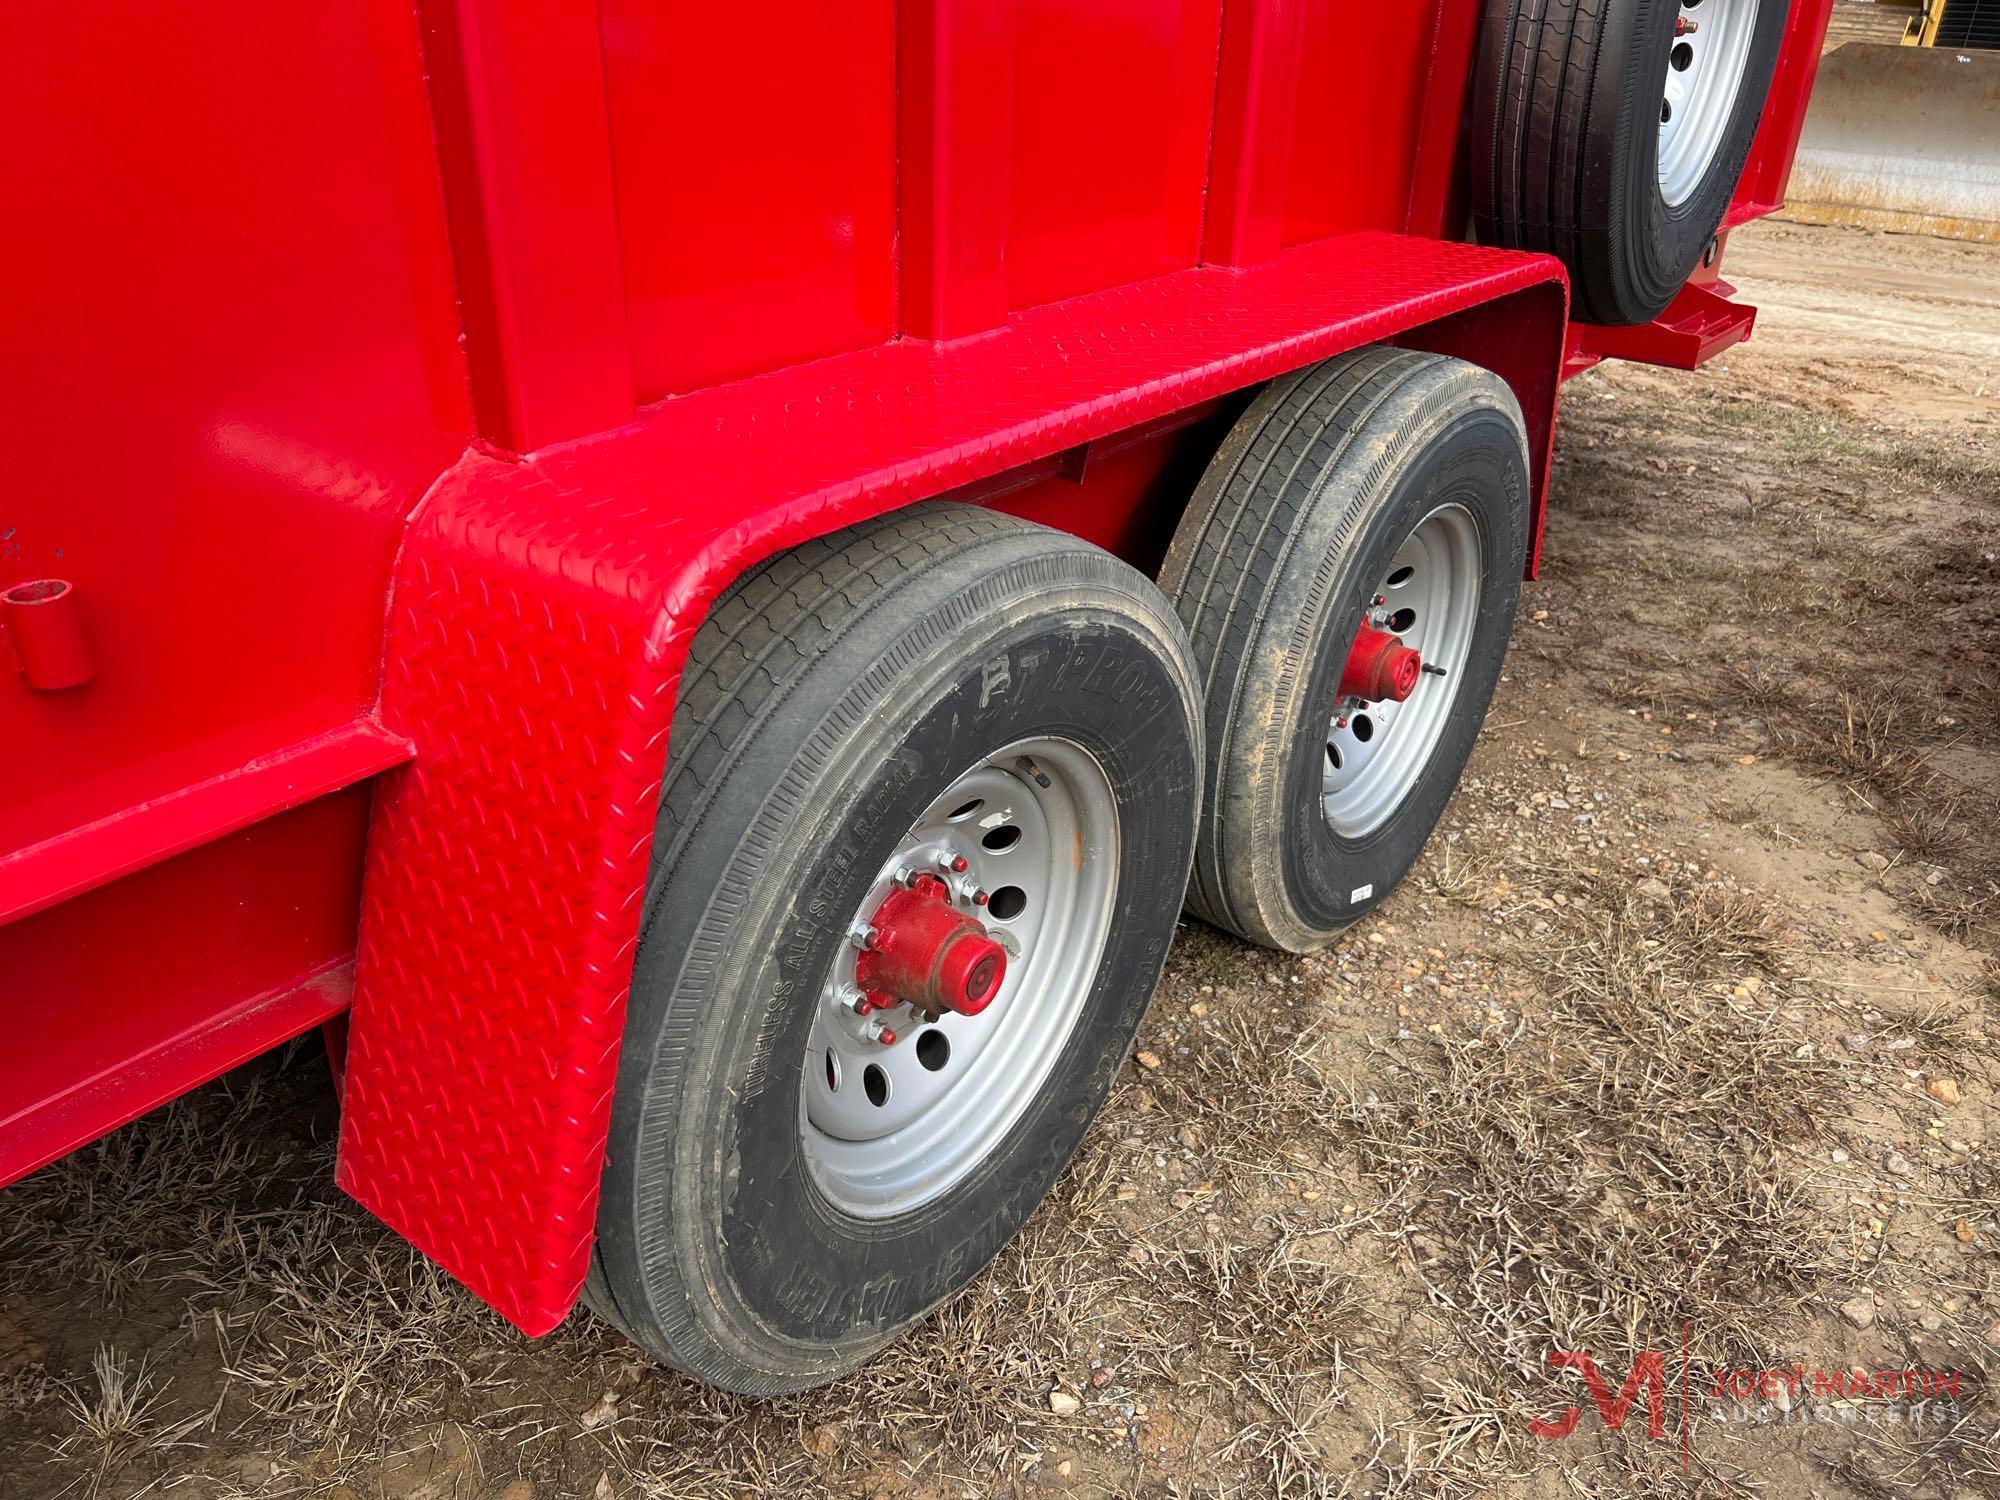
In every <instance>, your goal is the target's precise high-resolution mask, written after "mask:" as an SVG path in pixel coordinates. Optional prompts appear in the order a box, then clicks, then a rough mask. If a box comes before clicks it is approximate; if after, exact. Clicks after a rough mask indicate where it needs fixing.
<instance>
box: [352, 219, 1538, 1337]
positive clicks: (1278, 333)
mask: <svg viewBox="0 0 2000 1500" xmlns="http://www.w3.org/2000/svg"><path fill="white" fill-rule="evenodd" d="M1489 306H1491V307H1494V308H1497V309H1504V310H1505V312H1506V314H1507V316H1506V317H1504V318H1498V319H1496V320H1495V323H1496V326H1495V327H1493V328H1484V329H1483V328H1482V326H1481V315H1480V310H1481V309H1484V308H1487V307H1489ZM1566 315H1567V286H1566V283H1565V280H1564V276H1563V271H1562V267H1561V265H1560V264H1559V263H1558V262H1556V261H1554V260H1552V259H1550V258H1548V257H1544V256H1531V255H1521V254H1515V253H1512V252H1507V251H1500V250H1492V249H1484V248H1480V247H1476V246H1468V245H1456V244H1446V243H1441V242H1439V241H1435V240H1427V239H1419V238H1406V237H1403V236H1398V235H1389V234H1358V235H1352V236H1347V237H1344V238H1339V239H1332V240H1323V241H1318V242H1315V243H1313V244H1310V245H1302V246H1298V247H1295V248H1293V249H1289V250H1285V251H1282V252H1280V253H1279V254H1277V255H1276V256H1274V257H1273V258H1271V259H1269V260H1267V261H1264V262H1262V263H1260V264H1257V265H1255V266H1251V267H1248V268H1244V269H1235V268H1228V267H1219V266H1216V267H1197V268H1195V269H1192V270H1187V271H1180V272H1176V273H1174V274H1172V275H1169V276H1162V277H1159V278H1157V279H1156V280H1152V281H1146V282H1140V283H1136V284H1132V285H1126V286H1119V287H1114V288H1111V289H1109V290H1107V291H1102V292H1094V293H1091V294H1088V295H1086V296H1082V297H1077V298H1074V299H1071V300H1069V301H1066V302H1058V303H1052V304H1049V305H1047V306H1044V307H1038V308H1033V309H1029V310H1027V311H1025V312H1021V313H1017V314H1015V315H1014V316H1013V317H1012V318H1011V319H1010V320H1009V322H1008V324H1007V326H1005V327H1003V328H999V329H995V330H993V331H990V332H988V333H985V334H982V335H980V336H978V337H974V338H967V339H963V340H956V341H949V342H932V341H929V340H920V339H902V340H898V341H895V342H892V343H887V344H882V345H879V346H876V347H874V348H871V349H864V350H859V351H855V352H853V353H850V354H844V355H836V356H833V357H830V358H827V359H822V360H818V361H815V362H813V363H811V364H807V365H801V366H794V367H790V368H786V369H782V370H776V371H773V372H771V373H769V374H765V375H759V376H754V377H752V378H749V379H746V380H741V381H736V382H733V383H731V384H729V385H724V386H718V387H715V388H713V389H710V390H706V391H699V392H696V393H694V394H692V395H687V396H683V397H679V398H676V399H674V400H672V401H667V402H662V403H660V404H659V405H657V406H654V407H652V408H650V409H648V410H647V411H645V412H643V413H642V414H641V415H640V418H639V420H638V421H636V422H634V423H631V424H630V425H628V426H625V427H623V428H620V429H619V430H618V431H616V432H613V433H608V434H606V435H604V436H601V437H598V438H594V439H590V440H585V441H579V442H572V443H566V444H563V445H560V446H558V447H555V448H550V449H545V450H543V451H541V452H537V453H532V454H530V455H528V456H527V457H526V458H525V459H524V460H523V461H521V462H515V463H509V462H502V461H500V460H499V459H496V458H492V457H488V456H485V455H482V454H478V453H469V454H467V455H466V456H465V457H464V458H462V459H461V460H460V462H459V463H458V465H457V466H456V467H455V468H454V469H453V470H452V471H451V472H450V473H448V474H447V475H445V477H444V478H443V479H441V480H440V481H439V482H438V484H437V485H435V486H434V487H433V489H432V490H431V492H430V494H429V495H428V496H427V497H426V499H425V502H424V505H423V507H422V508H421V510H420V511H419V513H418V514H417V516H416V517H415V519H414V520H413V521H412V522H411V525H410V529H409V533H408V535H407V537H406V540H405V544H404V547H403V550H402V552H401V554H400V555H399V558H398V562H397V568H396V576H395V581H394V586H393V595H392V598H391V603H390V610H389V623H388V636H387V644H386V665H385V676H384V684H383V699H382V716H383V719H384V721H385V722H386V723H387V724H389V725H390V726H391V727H392V728H393V729H394V730H395V731H396V732H397V733H400V734H403V735H405V736H407V737H408V738H409V739H410V740H411V741H413V742H414V743H415V745H416V747H417V755H416V759H415V761H414V762H413V763H412V764H411V765H409V766H408V767H406V768H404V769H402V770H399V771H396V772H392V773H391V774H390V775H388V776H387V777H385V778H383V779H382V781H381V782H380V783H379V784H378V793H377V797H376V801H375V811H374V821H373V824H372V826H371V829H370V833H369V844H368V863H367V873H366V876H365V879H364V885H363V892H362V916H361V937H360V947H359V953H358V958H357V970H356V986H355V997H354V1007H353V1015H352V1026H351V1031H350V1034H349V1039H348V1049H347V1068H346V1098H345V1104H344V1108H343V1114H342V1121H341V1138H340V1166H339V1180H340V1182H341V1184H342V1185H343V1186H344V1187H345V1188H346V1189H347V1190H348V1191H349V1192H351V1193H353V1194H354V1195H355V1197H357V1198H359V1199H360V1200H361V1201H362V1202H363V1203H365V1204H366V1205H368V1207H370V1208H371V1209H373V1210H374V1211H375V1212H376V1213H377V1214H379V1215H381V1217H382V1218H384V1219H385V1220H387V1221H388V1222H389V1223H390V1224H391V1225H393V1226H394V1227H395V1228H397V1229H398V1230H400V1231H402V1232H403V1233H404V1234H405V1235H407V1236H408V1237H409V1238H410V1239H411V1240H412V1241H414V1242H415V1243H416V1244H417V1245H418V1246H419V1247H420V1248H421V1249H423V1250H425V1251H426V1252H428V1253H429V1254H430V1255H432V1256H433V1257H434V1258H436V1259H437V1260H439V1261H441V1262H442V1263H443V1264H444V1266H445V1267H446V1268H447V1269H449V1270H450V1271H452V1272H453V1273H454V1274H455V1275H457V1276H458V1277H459V1278H460V1279H461V1280H463V1281H464V1282H465V1283H466V1284H467V1285H468V1286H470V1287H471V1288H472V1290H473V1291H475V1292H477V1293H478V1294H479V1295H480V1296H482V1297H483V1298H485V1299H486V1300H487V1301H488V1302H490V1303H492V1304H493V1306H494V1307H496V1308H497V1309H498V1310H499V1311H500V1312H501V1313H503V1314H504V1315H505V1316H506V1317H508V1318H509V1319H510V1320H512V1321H513V1322H514V1323H515V1324H517V1325H518V1326H519V1327H521V1328H522V1329H524V1330H525V1331H527V1332H529V1333H542V1332H546V1331H547V1330H548V1329H550V1328H553V1327H554V1326H555V1325H556V1324H557V1323H558V1322H560V1321H561V1319H562V1318H563V1317H564V1316H565V1314H567V1312H568V1311H569V1309H570V1307H571V1306H572V1305H573V1303H574V1302H575V1300H576V1297H577V1294H578V1291H579V1289H580V1287H581V1285H582V1282H583V1277H584V1272H585V1270H586V1269H587V1267H588V1263H589V1255H590V1246H591V1241H592V1236H593V1233H594V1228H595V1220H596V1211H597V1193H598V1179H599V1175H600V1172H601V1170H602V1167H603V1161H604V1149H605V1140H606V1133H607V1130H608V1128H609V1119H610V1106H611V1094H612V1088H613V1085H614V1083H615V1080H616V1075H617V1062H618V1047H619V1040H620V1035H621V1030H622V1027H623V1023H624V1015H625V997H626V990H627V987H628V985H629V983H630V980H631V974H632V961H633V954H634V951H635V949H636V946H637V943H638V936H639V925H640V915H641V906H642V904H643V898H644V893H645V888H646V876H647V861H648V857H649V854H650V850H651V844H652V836H653V823H654V813H655V803H656V800H657V797H658V792H659V786H660V780H661V775H662V772H663V770H664V767H665V763H666V754H667V732H668V727H669V721H670V716H671V713H672V709H673V703H674V698H675V692H676V688H677V686H678V683H679V680H680V673H681V667H682V663H683V662H684V660H685V659H686V655H687V648H688V644H689V642H690V640H691V639H692V638H693V635H694V632H695V630H696V628H697V627H698V626H699V625H700V623H701V621H702V618H703V616H704V614H705V613H706V612H707V610H708V607H709V605H710V604H711V603H712V602H713V601H714V599H715V598H716V596H717V595H718V594H719V593H720V592H721V591H722V590H723V589H724V588H725V587H726V586H727V585H728V584H729V582H730V581H731V580H732V579H734V578H735V577H736V576H737V575H738V574H740V573H741V572H742V570H743V569H745V568H747V567H749V566H750V565H752V564H753V563H755V562H757V561H759V560H760V559H762V558H764V557H766V556H769V555H770V554H771V553H773V552H776V551H778V550H779V549H781V548H783V547H787V546H791V545H794V544H796V543H798V542H801V541H804V540H806V539H808V538H810V537H813V536H817V535H821V534H823V533H825V532H828V531H831V530H833V529H835V528H837V527H840V526H844V525H847V524H850V523H852V522H854V521H858V520H861V519H863V518H865V517H867V516H871V515H875V514H879V513H880V512H882V511H886V510H889V509H892V508H894V507H896V506H900V505H905V504H908V503H909V502H911V501H914V500H919V499H923V498H926V497H929V496H932V495H938V494H942V493H944V492H946V491H948V490H956V489H960V488H962V487H963V486H967V485H971V484H976V483H983V482H986V481H990V480H992V479H994V477H995V476H998V475H1002V474H1006V473H1008V472H1011V471H1013V470H1016V469H1019V468H1020V467H1022V466H1023V465H1029V464H1035V463H1040V462H1045V461H1048V460H1050V459H1052V458H1053V457H1055V456H1056V455H1058V454H1061V453H1064V452H1067V451H1070V450H1073V449H1076V448H1078V447H1080V446H1081V445H1084V444H1088V443H1091V442H1094V441H1097V440H1099V439H1103V438H1108V437H1111V436H1113V435H1114V434H1118V433H1122V432H1125V431H1127V430H1129V429H1131V428H1134V427H1136V426H1138V425H1139V424H1142V423H1145V422H1149V421H1155V420H1158V419H1161V418H1163V417H1166V416H1168V415H1170V414H1172V413H1175V412H1180V411H1184V410H1186V409H1188V408H1190V407H1194V406H1197V405H1199V404H1200V403H1202V402H1207V401H1213V400H1215V399H1217V398H1219V397H1222V396H1225V395H1228V394H1230V393H1231V392H1234V391H1239V390H1242V389H1243V388H1245V387H1247V386H1250V385H1254V384H1256V383H1258V382H1260V381H1264V380H1268V379H1271V378H1272V377H1274V376H1277V375H1281V374H1284V373H1286V372H1288V371H1291V370H1295V369H1298V368H1301V367H1302V366H1305V365H1308V364H1311V363H1313V362H1314V361H1316V360H1320V359H1324V358H1327V357H1328V356H1330V355H1334V354H1338V353H1342V352H1344V351H1346V350H1348V349H1352V348H1356V347H1358V346H1360V345H1363V344H1369V343H1377V342H1381V341H1383V340H1387V339H1394V338H1399V337H1404V336H1406V335H1412V331H1413V330H1422V329H1430V330H1433V331H1438V330H1442V332H1441V333H1438V335H1437V336H1438V337H1441V338H1443V339H1445V340H1447V341H1448V342H1450V343H1451V344H1452V345H1453V347H1454V348H1464V349H1467V350H1473V349H1477V348H1481V347H1490V348H1491V349H1492V350H1493V351H1494V353H1495V354H1496V356H1498V357H1501V358H1502V359H1503V360H1513V361H1515V362H1516V363H1517V364H1523V365H1525V364H1532V365H1533V366H1535V367H1536V368H1537V369H1538V370H1539V375H1537V376H1536V377H1535V378H1532V379H1524V380H1522V381H1521V382H1520V383H1518V384H1516V386H1515V389H1516V392H1517V394H1518V395H1519V397H1520V399H1521V402H1522V406H1523V409H1524V411H1526V412H1527V414H1528V416H1529V420H1530V423H1531V431H1533V432H1534V433H1536V434H1537V437H1536V440H1535V446H1536V449H1537V452H1536V460H1537V468H1536V472H1537V491H1538V494H1539V491H1540V489H1541V485H1542V480H1541V476H1542V475H1545V473H1546V467H1547V465H1546V454H1547V441H1546V435H1547V433H1548V432H1549V431H1550V430H1551V429H1552V426H1553V413H1554V400H1555V389H1556V379H1557V375H1558V373H1559V369H1560V364H1561V357H1562V330H1563V325H1564V319H1565V317H1566ZM1468 320H1470V321H1468ZM1524 328H1525V329H1527V330H1529V333H1530V334H1531V336H1529V337H1526V338H1525V341H1524V339H1523V337H1522V332H1521V331H1522V330H1523V329H1524ZM1411 341H1412V342H1417V343H1421V342H1422V337H1421V335H1420V334H1418V335H1412V337H1411ZM1504 373H1505V371H1504V370H1503V374H1504Z"/></svg>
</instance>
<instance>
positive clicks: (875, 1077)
mask: <svg viewBox="0 0 2000 1500" xmlns="http://www.w3.org/2000/svg"><path fill="white" fill-rule="evenodd" d="M861 1092H862V1093H864V1094H866V1095H867V1096H868V1102H869V1103H870V1104H872V1105H874V1106H875V1107H876V1108H877V1109H880V1108H881V1107H882V1106H883V1105H885V1104H887V1103H888V1102H889V1075H888V1074H887V1073H885V1072H883V1071H882V1065H881V1064H880V1063H870V1064H869V1065H868V1066H867V1067H866V1068H864V1069H862V1072H861Z"/></svg>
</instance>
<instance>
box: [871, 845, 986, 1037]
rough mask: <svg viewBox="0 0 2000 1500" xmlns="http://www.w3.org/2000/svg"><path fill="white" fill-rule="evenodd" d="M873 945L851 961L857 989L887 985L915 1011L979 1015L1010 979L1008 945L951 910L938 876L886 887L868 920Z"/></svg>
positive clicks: (945, 891)
mask: <svg viewBox="0 0 2000 1500" xmlns="http://www.w3.org/2000/svg"><path fill="white" fill-rule="evenodd" d="M870 925H871V926H873V927H874V929H875V932H876V941H875V946H874V947H873V948H871V949H870V950H869V951H868V952H866V953H863V954H862V955H861V957H860V959H859V960H858V961H857V963H856V965H855V977H856V979H857V980H858V981H859V982H860V984H861V987H862V988H863V989H864V990H866V991H868V992H869V993H871V994H873V993H875V992H877V991H887V992H888V993H889V994H892V995H894V996H896V997H897V998H898V999H900V1000H906V1001H908V1002H909V1003H910V1004H911V1005H913V1006H915V1007H916V1008H917V1009H918V1010H921V1011H927V1012H930V1013H932V1014H936V1013H938V1012H940V1011H947V1010H952V1011H957V1012H958V1013H959V1014H960V1015H962V1016H976V1015H978V1014H979V1013H980V1012H981V1011H982V1010H984V1009H986V1007H987V1006H988V1005H990V1004H992V1003H993V997H994V996H995V995H997V994H999V993H1000V982H1001V981H1002V980H1003V979H1005V978H1006V977H1007V950H1006V949H1004V948H1002V947H1001V946H1000V945H999V944H998V943H996V942H994V941H993V939H991V938H990V937H988V936H987V935H986V929H985V928H984V927H981V926H980V925H979V923H977V922H976V921H974V920H973V919H972V918H971V917H968V916H965V915H964V914H962V913H960V912H958V911H955V910H953V909H952V904H951V894H950V892H949V891H948V890H947V889H946V888H945V884H944V882H943V881H941V880H937V879H934V878H932V877H930V876H919V877H918V878H917V879H916V880H915V881H913V882H912V883H911V884H910V886H909V887H908V889H906V890H899V891H891V892H890V893H889V895H888V896H887V897H886V898H884V900H883V902H882V905H881V906H880V907H879V908H877V909H876V912H875V915H874V916H873V917H872V918H871V919H870Z"/></svg>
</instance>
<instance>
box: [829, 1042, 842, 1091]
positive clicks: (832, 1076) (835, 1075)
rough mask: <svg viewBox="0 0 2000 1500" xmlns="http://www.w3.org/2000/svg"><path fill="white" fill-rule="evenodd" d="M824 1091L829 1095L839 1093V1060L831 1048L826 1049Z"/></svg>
mask: <svg viewBox="0 0 2000 1500" xmlns="http://www.w3.org/2000/svg"><path fill="white" fill-rule="evenodd" d="M826 1091H827V1092H828V1093H829V1094H837V1093H839V1092H840V1059H839V1058H838V1057H836V1056H834V1052H833V1048H831V1047H829V1048H827V1049H826Z"/></svg>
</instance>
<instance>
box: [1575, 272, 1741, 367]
mask: <svg viewBox="0 0 2000 1500" xmlns="http://www.w3.org/2000/svg"><path fill="white" fill-rule="evenodd" d="M1735 293H1736V288H1735V287H1733V286H1731V285H1730V284H1729V283H1728V282H1726V281H1712V282H1710V283H1709V284H1708V285H1707V286H1699V285H1695V284H1693V283H1690V284H1689V285H1687V286H1684V287H1682V288H1681V293H1680V295H1679V296H1678V297H1676V298H1674V300H1673V304H1672V305H1671V306H1670V307H1668V309H1667V310H1666V311H1665V312H1663V313H1661V314H1660V316H1659V317H1657V318H1655V319H1654V320H1653V321H1652V322H1650V323H1642V324H1640V325H1639V326H1638V327H1636V328H1604V327H1600V326H1599V325H1597V324H1595V323H1573V324H1571V325H1570V330H1569V345H1568V348H1567V349H1566V351H1565V352H1564V356H1563V379H1565V380H1567V379H1569V378H1570V377H1571V376H1572V375H1581V374H1582V373H1583V372H1584V371H1585V370H1588V369H1590V368H1591V367H1592V366H1593V365H1596V364H1599V363H1601V362H1602V361H1604V360H1607V359H1629V360H1634V361H1636V362H1638V363H1640V364H1647V365H1665V366H1666V367H1667V368H1669V369H1673V370H1697V369H1700V368H1701V366H1703V365H1704V364H1706V363H1708V361H1709V360H1711V359H1713V358H1715V356H1716V355H1718V354H1720V353H1721V352H1722V351H1723V350H1725V349H1729V348H1732V347H1734V346H1735V345H1737V344H1740V343H1742V342H1743V341H1744V340H1745V339H1747V338H1749V337H1750V332H1751V330H1752V329H1753V328H1754V327H1755V326H1756V323H1757V309H1756V308H1754V307H1751V306H1749V305H1747V304H1746V303H1742V302H1736V301H1732V300H1731V299H1732V298H1733V297H1734V296H1735Z"/></svg>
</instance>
